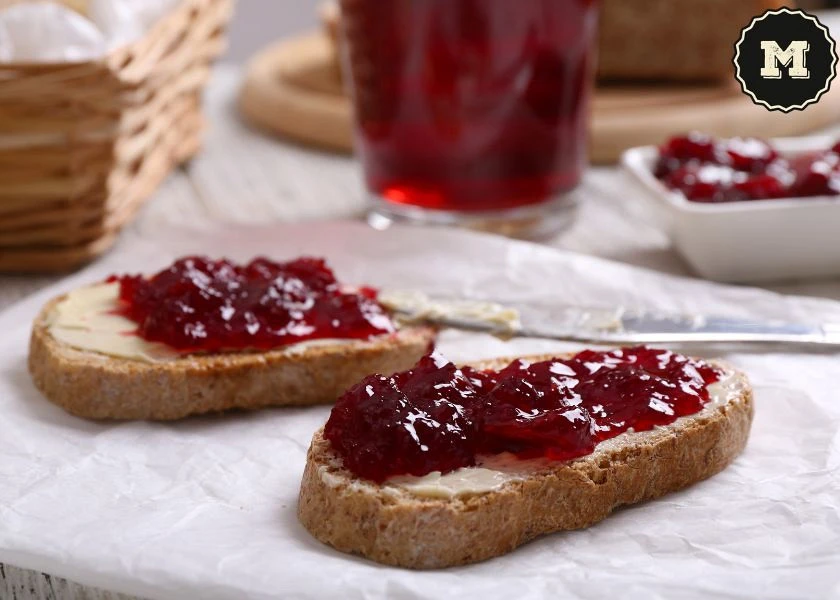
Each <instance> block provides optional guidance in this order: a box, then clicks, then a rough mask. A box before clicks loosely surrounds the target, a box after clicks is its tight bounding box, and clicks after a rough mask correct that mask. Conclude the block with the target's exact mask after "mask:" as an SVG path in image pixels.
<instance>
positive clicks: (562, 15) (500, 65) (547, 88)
mask: <svg viewBox="0 0 840 600" xmlns="http://www.w3.org/2000/svg"><path fill="white" fill-rule="evenodd" d="M341 14H342V23H343V28H344V33H345V37H346V41H347V44H346V47H347V51H348V60H347V65H348V67H349V73H350V75H351V81H352V84H353V85H352V87H353V93H354V98H355V102H354V105H355V109H356V117H357V118H356V121H357V142H358V150H359V153H360V156H361V159H362V163H363V166H364V171H365V176H366V179H367V184H368V188H369V189H370V190H371V191H372V192H373V193H374V194H375V195H377V196H378V197H380V198H382V199H384V200H385V201H387V202H391V203H395V204H398V205H411V206H419V207H423V208H427V209H434V210H454V211H487V210H505V209H512V208H517V207H521V206H526V205H532V204H536V203H540V202H544V201H546V200H550V199H552V198H554V197H556V194H558V193H562V192H565V191H568V190H570V189H571V188H573V187H574V186H576V185H577V184H578V182H579V181H580V178H581V175H582V172H583V168H584V166H585V164H586V145H587V144H586V140H587V115H588V108H589V99H590V95H591V87H592V73H593V68H594V65H595V51H594V46H595V41H596V40H595V32H596V26H597V16H598V2H597V0H387V1H385V0H341Z"/></svg>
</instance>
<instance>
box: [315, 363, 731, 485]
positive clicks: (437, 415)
mask: <svg viewBox="0 0 840 600" xmlns="http://www.w3.org/2000/svg"><path fill="white" fill-rule="evenodd" d="M720 375H721V373H720V372H719V371H718V370H717V369H716V368H715V367H713V366H711V365H709V364H707V363H705V362H703V361H700V360H695V359H691V358H687V357H685V356H681V355H679V354H674V353H672V352H668V351H666V350H656V349H653V348H647V347H636V348H624V349H620V350H613V351H610V352H595V351H592V350H587V351H584V352H581V353H580V354H577V355H575V356H574V357H572V358H568V359H552V360H547V361H543V362H538V363H533V364H529V363H527V362H525V361H522V360H515V361H514V362H512V363H510V364H509V365H508V366H506V367H505V368H503V369H501V370H500V371H477V370H475V369H472V368H470V367H464V368H460V369H459V368H457V367H456V366H455V365H454V364H452V363H451V362H448V361H447V360H445V359H443V358H442V357H440V356H439V355H438V354H431V355H429V356H426V357H424V358H422V359H421V360H420V362H419V363H417V365H416V366H415V367H414V368H413V369H411V370H410V371H404V372H402V373H396V374H394V375H390V376H383V375H371V376H369V377H367V378H365V379H364V380H363V381H362V382H360V383H358V384H356V385H355V386H354V387H352V388H350V389H349V390H348V391H347V392H346V393H345V394H344V395H343V396H342V397H341V398H339V400H338V402H337V403H336V405H335V407H334V408H333V410H332V413H331V414H330V418H329V420H328V421H327V424H326V426H325V427H324V436H325V437H326V439H328V440H329V441H330V442H331V444H332V446H333V448H334V449H335V450H336V452H337V453H338V454H339V455H340V456H341V457H342V459H343V461H344V465H345V466H346V467H347V468H348V469H350V470H351V471H352V472H353V473H355V474H356V475H359V476H360V477H364V478H366V479H371V480H373V481H377V482H382V481H384V480H386V479H388V478H389V477H392V476H395V475H416V476H422V475H426V474H427V473H431V472H432V471H441V472H442V473H446V472H448V471H452V470H454V469H457V468H460V467H469V466H473V465H475V464H476V461H477V460H478V457H479V456H480V455H488V454H498V453H502V452H511V453H514V454H515V455H517V456H518V457H520V458H538V457H545V458H549V459H553V460H569V459H572V458H577V457H580V456H584V455H586V454H589V453H591V452H592V451H593V450H594V449H595V446H596V445H597V444H598V443H599V442H602V441H604V440H607V439H610V438H612V437H615V436H617V435H619V434H620V433H622V432H624V431H627V430H628V429H630V428H633V429H634V430H635V431H645V430H648V429H652V428H653V427H655V426H657V425H668V424H669V423H673V422H674V421H675V420H676V419H678V418H679V417H682V416H685V415H691V414H694V413H697V412H699V411H700V410H701V409H702V408H703V406H704V405H705V404H706V402H708V401H709V391H708V386H709V385H710V384H712V383H714V382H716V381H718V380H719V378H720Z"/></svg>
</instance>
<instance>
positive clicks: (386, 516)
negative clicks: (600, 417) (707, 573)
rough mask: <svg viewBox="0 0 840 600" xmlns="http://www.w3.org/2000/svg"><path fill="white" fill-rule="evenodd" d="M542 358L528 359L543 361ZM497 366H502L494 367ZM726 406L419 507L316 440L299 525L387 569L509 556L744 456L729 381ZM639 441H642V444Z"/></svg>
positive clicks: (744, 400)
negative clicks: (493, 486)
mask: <svg viewBox="0 0 840 600" xmlns="http://www.w3.org/2000/svg"><path fill="white" fill-rule="evenodd" d="M540 358H542V359H544V358H547V357H533V358H531V359H530V360H539V359H540ZM484 366H485V367H486V366H498V361H496V362H495V363H494V364H493V365H488V364H487V363H485V365H484ZM734 376H735V377H737V378H738V383H739V389H740V390H741V391H740V392H739V394H738V396H737V397H735V398H732V399H731V400H730V401H728V402H726V403H724V404H720V405H715V406H713V407H707V408H706V409H704V411H701V413H698V414H697V415H693V416H690V417H686V418H683V419H680V420H679V421H677V422H676V423H674V424H673V425H671V426H669V427H666V428H658V429H655V430H653V431H649V432H640V433H637V434H633V436H634V439H635V441H633V442H632V443H628V442H619V441H618V440H619V439H620V438H616V439H615V440H609V441H607V442H604V443H602V444H600V445H599V446H598V447H597V448H596V449H595V451H594V452H593V453H592V454H590V455H588V456H585V457H582V458H579V459H576V460H572V461H568V462H564V463H559V464H557V465H551V466H548V467H546V468H544V469H541V470H539V471H537V472H535V473H533V474H530V475H529V476H528V477H527V478H525V479H522V480H517V481H511V482H508V483H506V484H505V485H504V486H503V487H502V488H501V489H499V490H497V491H491V492H486V493H482V494H476V495H472V496H462V497H458V498H454V499H437V498H424V497H419V496H415V495H412V494H411V493H410V492H408V491H404V490H399V489H398V488H396V489H395V488H389V489H387V490H386V489H385V488H383V487H382V486H378V485H376V484H374V483H372V482H368V481H365V480H360V479H358V478H356V477H355V476H354V475H353V474H352V473H350V472H349V471H347V470H346V469H344V468H343V466H342V464H341V459H340V458H339V457H338V456H337V455H336V454H335V453H334V452H333V450H332V448H331V445H330V443H329V442H328V441H327V440H325V439H324V437H323V429H322V430H319V431H318V432H316V433H315V435H314V437H313V440H312V445H311V447H310V449H309V452H308V455H307V461H306V469H305V471H304V474H303V480H302V483H301V490H300V498H299V504H298V518H299V519H300V521H301V523H302V524H303V525H304V527H306V529H308V530H309V531H310V532H311V533H312V535H314V536H315V537H316V538H317V539H319V540H320V541H322V542H324V543H325V544H329V545H330V546H332V547H334V548H336V549H338V550H341V551H343V552H349V553H353V554H358V555H361V556H364V557H366V558H369V559H372V560H375V561H377V562H380V563H384V564H387V565H394V566H399V567H408V568H412V569H434V568H442V567H451V566H456V565H463V564H468V563H474V562H478V561H482V560H486V559H489V558H492V557H494V556H499V555H501V554H505V553H507V552H510V551H512V550H513V549H515V548H517V547H518V546H520V545H522V544H524V543H526V542H528V541H529V540H532V539H533V538H535V537H538V536H540V535H543V534H547V533H552V532H556V531H561V530H570V529H580V528H584V527H588V526H590V525H592V524H594V523H597V522H598V521H601V520H602V519H604V518H605V517H607V516H608V515H609V514H610V513H611V512H612V511H613V510H614V509H616V508H617V507H619V506H622V505H625V504H634V503H637V502H641V501H643V500H649V499H652V498H657V497H659V496H662V495H664V494H667V493H669V492H673V491H676V490H679V489H681V488H684V487H686V486H688V485H691V484H692V483H695V482H698V481H701V480H703V479H706V478H707V477H710V476H712V475H714V474H715V473H718V472H719V471H721V470H722V469H723V468H724V467H726V466H727V465H728V464H729V463H731V462H732V461H733V460H734V459H735V457H736V456H737V455H738V454H739V453H740V452H741V451H742V450H743V448H744V446H745V445H746V442H747V437H748V435H749V430H750V424H751V422H752V416H753V399H752V391H751V390H750V387H749V384H748V382H747V380H746V377H745V376H744V375H743V374H741V373H738V372H735V375H734ZM640 440H641V441H640Z"/></svg>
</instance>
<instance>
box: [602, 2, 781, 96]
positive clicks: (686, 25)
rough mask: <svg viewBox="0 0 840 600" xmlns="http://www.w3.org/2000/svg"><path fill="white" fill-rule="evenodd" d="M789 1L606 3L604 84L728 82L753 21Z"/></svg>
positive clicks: (604, 18) (603, 46)
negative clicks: (607, 81)
mask: <svg viewBox="0 0 840 600" xmlns="http://www.w3.org/2000/svg"><path fill="white" fill-rule="evenodd" d="M793 5H794V3H793V2H785V1H783V0H601V22H600V43H599V52H600V55H599V57H598V78H599V79H623V80H628V79H629V80H638V79H645V80H657V79H659V80H689V81H690V80H723V79H731V78H733V76H734V75H733V74H734V67H733V66H732V60H733V57H734V54H735V49H734V46H735V42H737V41H738V39H739V37H740V34H741V30H742V29H743V28H744V27H746V26H747V25H748V24H749V22H750V20H751V19H752V18H753V17H756V16H758V15H760V14H762V13H763V12H764V11H766V10H768V9H775V8H779V7H780V6H793Z"/></svg>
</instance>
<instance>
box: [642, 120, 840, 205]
mask: <svg viewBox="0 0 840 600" xmlns="http://www.w3.org/2000/svg"><path fill="white" fill-rule="evenodd" d="M838 152H840V144H835V145H834V146H833V147H832V148H831V149H830V150H828V151H826V152H817V153H811V154H807V155H803V156H798V157H796V158H793V159H787V158H784V157H782V156H781V155H780V154H779V153H778V152H777V151H776V150H775V149H774V148H773V147H772V146H771V145H770V144H768V143H767V142H764V141H762V140H758V139H754V138H732V139H729V140H716V139H714V138H712V137H710V136H708V135H705V134H702V133H690V134H688V135H685V136H679V137H674V138H671V139H670V140H668V142H666V143H665V144H664V145H663V146H662V147H661V148H660V149H659V159H658V160H657V163H656V167H655V168H654V174H655V175H656V177H657V178H659V179H660V180H661V181H662V182H663V183H664V184H665V185H666V186H668V187H669V188H671V189H672V190H678V191H680V192H682V193H683V195H684V196H685V197H686V198H687V199H688V200H691V201H694V202H736V201H739V200H768V199H775V198H804V197H809V196H837V195H839V194H840V154H838Z"/></svg>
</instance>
